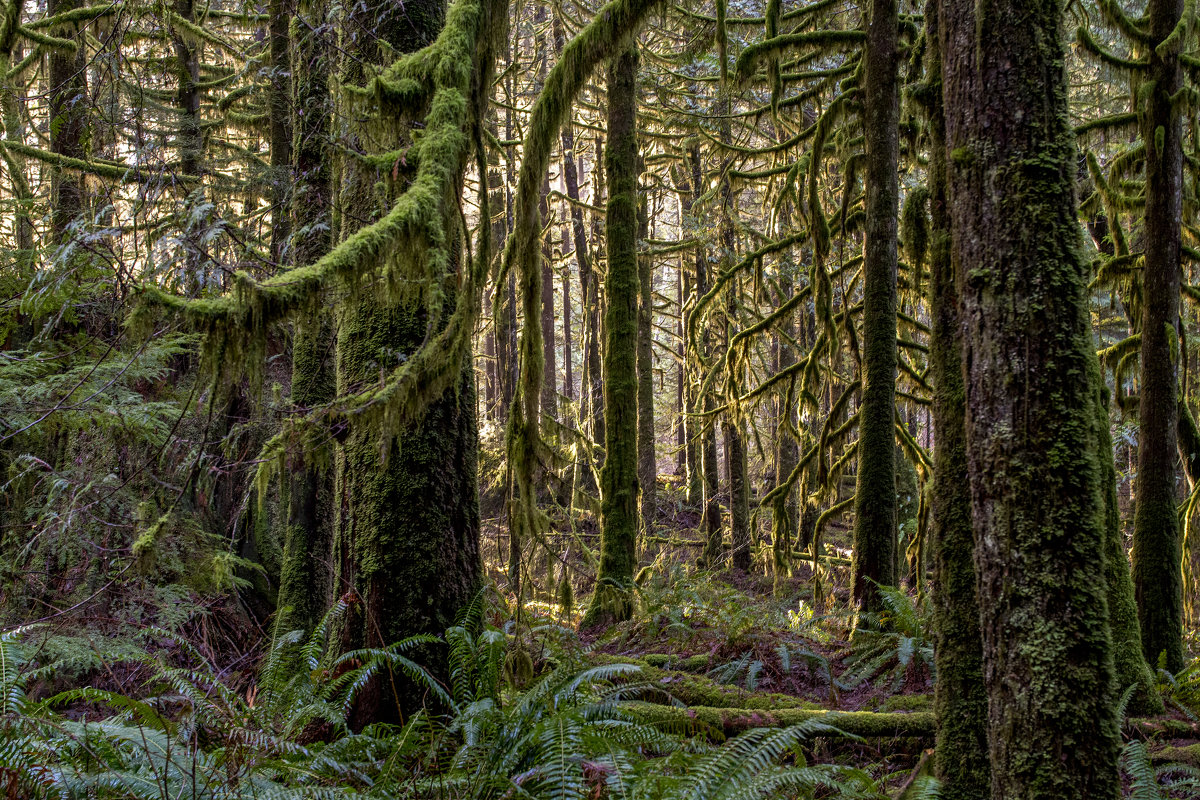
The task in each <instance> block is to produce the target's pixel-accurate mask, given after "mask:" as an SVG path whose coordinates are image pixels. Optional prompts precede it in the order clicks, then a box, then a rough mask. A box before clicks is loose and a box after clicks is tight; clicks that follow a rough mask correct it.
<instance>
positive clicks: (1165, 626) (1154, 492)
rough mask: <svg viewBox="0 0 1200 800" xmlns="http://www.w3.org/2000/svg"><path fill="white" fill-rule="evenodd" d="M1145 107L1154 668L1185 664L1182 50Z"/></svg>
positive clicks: (1146, 517) (1145, 438) (1141, 611)
mask: <svg viewBox="0 0 1200 800" xmlns="http://www.w3.org/2000/svg"><path fill="white" fill-rule="evenodd" d="M1183 6H1184V3H1183V0H1150V3H1149V6H1148V12H1149V17H1150V30H1149V33H1150V38H1151V44H1152V45H1159V44H1160V43H1163V42H1165V41H1166V39H1167V37H1168V36H1170V35H1171V33H1172V32H1173V31H1174V30H1175V26H1176V25H1177V24H1178V22H1179V19H1180V17H1181V15H1182V13H1183ZM1147 49H1148V52H1147V56H1148V58H1149V61H1150V67H1149V70H1148V75H1147V84H1148V85H1147V86H1145V87H1144V91H1145V92H1146V95H1147V96H1146V99H1145V100H1144V101H1143V102H1144V103H1145V106H1144V108H1140V109H1139V116H1140V120H1141V129H1142V142H1143V143H1144V145H1145V148H1146V158H1145V164H1146V208H1145V216H1144V222H1145V237H1146V238H1145V242H1146V244H1145V248H1146V252H1145V269H1144V270H1143V272H1142V319H1141V353H1140V369H1141V378H1140V381H1139V392H1138V398H1139V400H1138V433H1139V436H1138V471H1137V484H1136V488H1137V504H1136V508H1135V512H1134V518H1133V583H1134V591H1135V593H1136V596H1137V606H1138V618H1139V620H1140V621H1141V628H1142V630H1141V632H1142V647H1143V650H1144V652H1145V654H1146V658H1147V659H1148V660H1149V661H1150V663H1151V664H1157V663H1158V661H1159V659H1160V658H1162V659H1163V665H1164V666H1165V667H1166V669H1167V670H1168V671H1170V672H1178V671H1179V670H1181V669H1183V577H1182V573H1181V571H1180V563H1181V558H1182V551H1181V541H1180V529H1179V518H1178V514H1177V511H1176V508H1175V493H1176V488H1177V487H1176V480H1177V466H1176V465H1177V464H1178V461H1179V456H1178V454H1177V453H1176V436H1177V430H1176V426H1177V425H1178V405H1177V404H1178V399H1177V395H1178V389H1179V387H1178V380H1177V376H1176V370H1175V364H1176V361H1177V360H1178V352H1179V281H1180V260H1179V259H1180V221H1181V217H1182V211H1183V147H1182V135H1183V130H1182V123H1181V117H1180V113H1179V108H1178V105H1177V101H1174V100H1173V99H1172V98H1173V96H1174V95H1175V94H1176V93H1177V92H1178V91H1179V87H1180V85H1181V84H1182V74H1181V71H1180V67H1179V57H1178V47H1170V46H1164V47H1157V46H1151V47H1149V48H1147Z"/></svg>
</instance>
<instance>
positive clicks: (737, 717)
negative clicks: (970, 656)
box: [629, 703, 934, 738]
mask: <svg viewBox="0 0 1200 800" xmlns="http://www.w3.org/2000/svg"><path fill="white" fill-rule="evenodd" d="M629 707H630V710H631V711H632V712H633V713H634V714H635V715H636V716H637V717H639V718H640V719H642V720H644V721H646V722H648V723H651V724H655V725H663V726H669V727H672V728H677V727H679V726H683V727H685V728H689V729H691V730H695V731H697V732H701V733H707V734H708V735H709V736H710V737H711V738H721V737H722V736H730V735H733V734H736V733H739V732H741V731H744V730H747V729H749V728H766V727H785V726H787V725H795V724H797V723H800V722H807V721H809V720H819V721H821V722H825V723H827V724H829V725H830V726H832V727H834V728H836V729H837V730H839V731H842V732H843V733H846V734H850V735H852V736H861V737H864V738H873V737H885V738H895V737H901V736H912V737H918V738H928V737H931V736H932V735H933V732H934V719H933V714H931V713H929V712H915V713H908V714H880V713H876V712H873V711H828V710H824V709H820V710H815V709H802V708H784V709H778V710H774V711H770V710H765V709H764V710H746V709H740V708H709V707H706V706H692V707H689V708H679V707H673V706H660V705H652V704H649V703H631V704H630V706H629Z"/></svg>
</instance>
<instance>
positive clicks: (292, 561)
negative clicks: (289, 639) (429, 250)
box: [273, 0, 335, 633]
mask: <svg viewBox="0 0 1200 800" xmlns="http://www.w3.org/2000/svg"><path fill="white" fill-rule="evenodd" d="M327 13H328V4H327V2H326V0H307V2H303V3H301V4H300V6H299V7H298V8H297V9H296V17H295V19H294V24H292V25H291V26H290V41H289V43H288V51H289V53H290V63H291V67H290V73H291V82H290V83H291V86H290V97H291V100H290V102H289V103H288V112H289V113H290V115H291V120H290V124H289V126H288V128H289V130H290V131H291V133H292V136H293V139H292V142H291V147H290V148H289V149H290V153H291V158H292V162H291V165H290V167H289V172H290V173H291V175H292V176H293V183H292V186H291V193H290V197H289V198H288V200H289V205H290V208H289V212H290V217H291V219H290V227H291V229H292V230H294V231H295V232H296V237H295V244H294V246H293V247H292V249H291V256H292V257H293V259H294V265H295V266H297V267H302V266H305V265H307V264H311V263H313V262H314V261H315V260H317V259H318V258H320V257H321V256H322V255H323V254H324V253H326V252H327V251H328V249H329V247H330V245H331V244H332V242H333V237H332V235H331V218H330V214H331V209H332V206H333V202H332V191H333V188H332V183H331V172H330V168H329V164H330V161H331V160H332V159H331V156H332V154H331V152H330V149H329V122H330V112H331V110H332V107H331V106H332V104H331V98H330V94H329V76H330V70H331V69H332V66H333V65H332V63H331V59H332V47H331V46H332V44H333V43H332V42H331V41H330V37H329V33H328V30H329V29H328V26H326V25H324V24H323V22H324V21H325V17H326V14H327ZM273 113H274V112H273ZM332 331H333V323H332V319H331V315H330V314H329V313H328V312H327V311H325V310H321V311H318V312H317V313H316V314H314V315H313V316H312V317H311V318H309V319H307V320H302V321H300V322H298V323H297V324H296V325H295V327H294V329H293V336H292V387H291V388H292V392H291V403H292V406H293V408H294V409H296V411H297V412H298V413H304V412H306V411H308V410H309V409H312V408H314V407H317V406H319V405H321V404H323V403H327V402H329V401H331V400H332V399H333V397H334V388H335V376H334V363H333V362H334V348H333V332H332ZM322 460H323V459H322V458H321V457H320V456H319V455H318V454H316V453H312V452H307V451H306V450H305V449H304V448H298V449H297V452H295V454H294V456H293V460H292V462H291V464H290V465H289V470H288V475H287V476H286V478H285V480H287V482H288V491H287V519H286V523H285V524H286V528H285V531H284V541H283V565H282V570H281V575H280V579H279V595H278V599H277V606H278V609H279V610H278V612H277V615H276V620H275V624H276V631H278V632H279V633H287V632H288V631H291V630H296V629H303V630H306V631H311V630H312V629H313V628H314V627H315V626H316V625H317V623H318V622H319V621H320V619H321V616H322V615H323V614H324V613H325V611H326V609H327V608H328V607H329V605H330V602H331V600H332V597H331V595H332V583H331V580H332V576H331V574H330V569H329V563H330V558H331V555H332V553H331V545H332V541H331V540H332V530H331V527H332V525H331V523H332V516H333V514H332V504H333V473H332V470H330V469H329V468H328V466H329V465H328V464H324V465H323V464H321V461H322ZM324 460H325V461H328V457H327V456H326V457H325V458H324Z"/></svg>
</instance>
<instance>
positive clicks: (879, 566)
mask: <svg viewBox="0 0 1200 800" xmlns="http://www.w3.org/2000/svg"><path fill="white" fill-rule="evenodd" d="M897 14H898V7H897V5H896V3H895V2H894V0H873V2H872V5H871V12H870V19H869V20H868V22H867V39H866V53H865V65H866V70H865V73H864V92H865V96H864V103H863V124H864V128H865V138H866V151H867V159H866V195H867V196H866V214H867V222H866V236H865V239H864V243H863V301H862V307H863V311H862V338H863V355H862V402H861V405H860V406H859V412H858V431H859V433H858V473H857V486H856V488H855V491H854V498H855V499H854V555H853V557H854V565H853V566H852V567H851V572H852V575H853V589H852V591H853V594H854V599H855V600H856V601H857V602H859V603H861V604H862V605H863V607H864V608H865V609H866V610H868V611H879V610H880V609H881V607H882V605H881V602H880V599H879V596H878V593H877V592H876V591H875V590H874V589H873V588H872V587H873V586H875V585H885V586H894V585H895V584H896V457H895V435H896V434H895V399H896V369H897V361H898V358H899V356H898V354H897V345H896V269H897V248H896V239H897V219H896V218H897V212H898V210H899V186H898V182H897V177H896V175H897V173H896V170H897V163H898V158H899V149H898V148H899V144H898V138H897V136H896V126H897V124H898V121H899V113H900V112H899V109H900V95H899V79H898V73H897V69H898V66H899V55H898V52H897V19H898V18H897Z"/></svg>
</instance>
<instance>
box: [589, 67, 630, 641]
mask: <svg viewBox="0 0 1200 800" xmlns="http://www.w3.org/2000/svg"><path fill="white" fill-rule="evenodd" d="M637 62H638V55H637V49H636V45H630V46H629V47H628V48H627V49H626V50H625V51H624V52H622V53H621V54H620V55H617V56H615V57H614V58H613V59H612V61H611V62H610V64H609V70H608V147H607V149H606V150H605V153H604V167H605V171H606V172H607V175H608V187H609V196H608V206H607V215H606V221H605V230H606V234H607V244H608V273H607V275H606V276H605V281H604V292H605V298H606V300H607V303H606V304H605V318H604V332H605V339H604V376H605V380H604V415H605V421H604V429H605V432H606V434H607V435H606V437H605V440H604V444H605V451H606V452H605V457H604V467H603V468H602V469H601V470H600V503H601V505H600V514H601V526H602V532H601V540H600V569H599V571H598V573H597V576H596V591H595V594H594V595H593V596H592V602H591V606H590V607H589V608H588V612H587V615H586V616H585V618H584V620H583V623H582V626H581V627H584V628H593V627H607V626H608V625H611V624H612V623H614V622H621V621H623V620H626V619H629V618H630V616H632V614H633V595H632V591H633V572H634V568H635V567H636V566H637V550H636V546H637V529H638V507H637V501H638V463H637V456H638V448H637V434H638V430H637V425H638V394H637V389H638V384H637V324H638V319H637V318H638V296H639V287H638V253H637V225H638V220H637V216H638V184H637V178H638V176H637Z"/></svg>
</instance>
